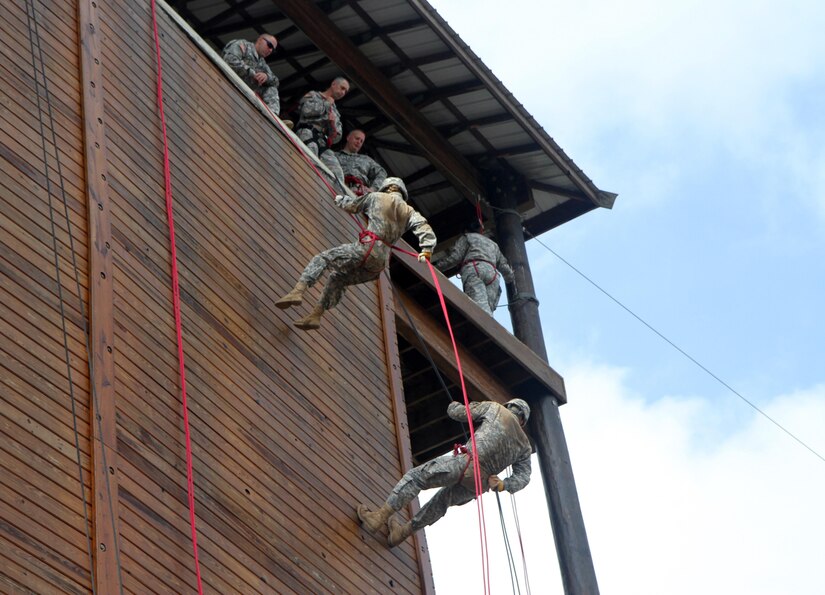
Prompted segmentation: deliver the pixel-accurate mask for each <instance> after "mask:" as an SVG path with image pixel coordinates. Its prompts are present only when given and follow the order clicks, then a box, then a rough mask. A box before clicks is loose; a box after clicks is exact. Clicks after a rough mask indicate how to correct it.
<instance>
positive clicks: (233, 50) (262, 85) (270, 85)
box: [223, 33, 281, 116]
mask: <svg viewBox="0 0 825 595" xmlns="http://www.w3.org/2000/svg"><path fill="white" fill-rule="evenodd" d="M276 47H278V40H277V39H276V38H275V36H274V35H270V34H269V33H262V34H261V35H260V36H259V37H258V39H257V41H255V43H252V42H251V41H245V40H243V39H233V40H232V41H230V42H229V43H227V44H226V46H225V47H224V48H223V59H224V61H225V62H226V63H227V64H228V65H229V67H230V68H231V69H232V70H234V71H235V72H236V73H237V75H238V76H239V77H241V79H243V82H245V83H246V84H247V85H249V86H250V88H251V89H252V90H253V91H254V92H255V93H257V94H258V95H260V96H261V99H263V100H264V103H266V105H267V106H268V107H269V109H270V110H272V113H273V114H275V115H276V116H277V115H278V114H279V113H280V111H281V99H280V97H279V96H278V77H276V76H275V75H274V74H272V70H270V68H269V65H268V64H267V63H266V58H267V56H269V55H270V54H271V53H272V52H274V51H275V48H276Z"/></svg>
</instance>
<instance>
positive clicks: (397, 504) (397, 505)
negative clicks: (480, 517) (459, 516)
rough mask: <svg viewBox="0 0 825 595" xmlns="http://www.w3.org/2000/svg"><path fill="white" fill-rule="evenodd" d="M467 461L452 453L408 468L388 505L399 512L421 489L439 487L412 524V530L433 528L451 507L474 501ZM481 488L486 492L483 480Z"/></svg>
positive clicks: (413, 519) (466, 457) (389, 498)
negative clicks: (430, 526) (431, 526)
mask: <svg viewBox="0 0 825 595" xmlns="http://www.w3.org/2000/svg"><path fill="white" fill-rule="evenodd" d="M467 459H468V455H466V454H464V455H458V456H453V454H452V453H447V454H444V455H441V456H440V457H438V458H437V459H433V460H432V461H428V462H426V463H424V464H423V465H419V466H418V467H415V468H414V469H410V470H409V471H407V473H406V474H405V475H404V477H402V478H401V481H399V482H398V483H397V484H396V486H395V487H394V488H393V490H392V492H391V493H390V495H389V497H388V498H387V504H389V505H390V507H392V509H393V510H395V511H398V510H401V508H403V507H404V506H405V505H407V504H409V503H410V502H411V501H412V499H413V498H415V497H416V496H417V495H418V493H419V492H420V491H421V490H427V489H430V488H441V489H440V490H438V492H436V494H435V496H433V498H432V499H431V500H430V501H429V502H427V503H426V504H425V505H424V506H422V507H421V509H420V510H419V511H418V512H417V513H416V514H415V516H414V517H413V518H412V521H411V524H412V528H413V531H418V530H419V529H422V528H424V527H427V526H429V525H432V524H433V523H434V522H436V521H437V520H438V519H440V518H441V517H443V516H444V514H445V513H446V512H447V509H448V508H449V507H450V506H461V505H462V504H466V503H467V502H470V501H471V500H473V499H475V495H476V494H475V490H474V489H472V487H468V485H467V484H468V483H469V485H470V486H472V485H473V484H472V476H473V465H472V462H471V463H470V464H469V466H468V464H467V463H468V461H467ZM465 468H466V474H465V473H464V470H465ZM462 475H463V476H464V477H463V479H464V481H462ZM483 487H484V489H485V491H486V489H487V482H486V481H484V482H483Z"/></svg>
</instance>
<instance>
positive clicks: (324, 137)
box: [295, 91, 344, 184]
mask: <svg viewBox="0 0 825 595" xmlns="http://www.w3.org/2000/svg"><path fill="white" fill-rule="evenodd" d="M298 107H299V110H300V115H299V117H298V124H297V125H296V126H295V133H296V134H297V135H298V138H300V139H301V140H302V141H303V142H304V144H305V145H306V146H307V148H308V149H309V150H310V151H312V152H313V153H315V155H316V156H317V157H319V158H320V159H321V161H322V162H323V163H324V165H326V166H327V167H328V168H329V170H330V171H331V172H332V174H333V175H334V176H335V177H336V178H337V179H338V180H339V181H340V182H341V183H342V184H343V183H344V172H343V171H342V170H341V164H340V163H338V158H337V157H336V156H335V152H334V151H330V150H329V148H330V147H331V146H332V145H334V144H335V143H337V142H338V141H339V140H340V139H341V135H342V133H343V128H342V127H341V114H339V113H338V108H337V107H336V106H335V102H334V101H330V100H328V99H327V98H326V97H324V96H323V95H322V94H321V93H320V92H318V91H310V92H309V93H307V94H306V95H304V96H303V97H302V98H301V102H300V104H299V106H298Z"/></svg>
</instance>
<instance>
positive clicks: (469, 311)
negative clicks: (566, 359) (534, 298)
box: [396, 240, 567, 403]
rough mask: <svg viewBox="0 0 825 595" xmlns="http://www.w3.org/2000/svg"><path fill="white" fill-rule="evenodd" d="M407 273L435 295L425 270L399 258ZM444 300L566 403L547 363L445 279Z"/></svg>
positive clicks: (561, 386) (561, 385)
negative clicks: (411, 274)
mask: <svg viewBox="0 0 825 595" xmlns="http://www.w3.org/2000/svg"><path fill="white" fill-rule="evenodd" d="M399 244H400V245H401V247H402V248H404V249H406V250H412V248H411V247H410V246H409V245H408V244H407V243H406V242H404V241H403V240H402V241H401V242H400V243H399ZM396 262H399V263H400V264H401V265H403V266H404V267H405V268H406V269H407V270H409V271H410V272H412V273H413V274H414V275H415V276H416V277H417V278H418V279H419V281H421V282H422V283H424V284H425V285H427V286H428V287H430V288H431V289H432V291H435V284H434V282H433V280H432V276H431V275H430V272H429V270H428V269H427V267H426V266H424V265H422V264H420V263H417V262H413V259H411V258H405V257H400V258H396ZM440 286H441V291H442V293H443V294H444V299H445V300H446V301H447V302H448V304H449V305H450V306H452V307H453V308H455V309H457V310H458V311H459V312H461V314H462V316H464V317H465V318H466V319H467V321H468V322H469V323H470V324H473V325H474V326H476V327H478V328H481V329H483V330H484V332H485V334H487V335H488V336H489V337H490V339H491V340H493V341H494V342H495V344H496V346H497V347H499V348H501V349H502V350H503V351H504V352H505V353H506V354H507V355H509V356H510V357H511V358H513V360H514V361H516V362H518V363H519V364H520V365H521V366H522V367H523V368H524V369H525V371H526V372H527V373H529V374H530V375H532V376H533V377H534V378H535V379H536V380H537V381H538V382H540V383H541V384H543V385H544V386H545V387H546V388H547V389H548V390H549V391H550V393H551V394H552V395H553V396H554V397H555V398H556V399H558V400H559V401H560V402H562V403H566V402H567V397H566V393H565V389H564V380H563V379H562V377H561V376H560V375H559V374H558V373H557V372H556V371H555V370H553V368H551V367H550V366H549V365H548V364H547V362H545V361H544V360H543V359H541V358H540V357H539V356H538V355H536V353H535V352H534V351H533V350H532V349H530V348H529V347H527V346H526V345H525V344H524V343H522V342H521V341H519V340H518V339H516V338H515V337H514V336H513V335H511V334H510V333H509V332H507V330H506V329H505V328H504V327H502V326H501V325H500V324H498V323H497V322H495V321H494V320H493V321H492V323H491V320H490V317H489V316H488V315H487V314H485V313H484V312H483V311H482V310H480V309H479V308H478V307H477V306H476V305H475V304H474V303H473V302H472V300H470V298H468V297H467V296H466V295H464V292H463V291H461V289H459V288H458V287H456V286H455V285H453V284H452V283H449V282H447V281H446V278H443V276H442V281H441V282H440Z"/></svg>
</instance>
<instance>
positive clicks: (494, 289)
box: [461, 261, 501, 316]
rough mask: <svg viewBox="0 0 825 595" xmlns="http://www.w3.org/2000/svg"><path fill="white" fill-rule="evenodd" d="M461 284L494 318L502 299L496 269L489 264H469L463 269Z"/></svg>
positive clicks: (471, 297) (465, 291) (470, 296)
mask: <svg viewBox="0 0 825 595" xmlns="http://www.w3.org/2000/svg"><path fill="white" fill-rule="evenodd" d="M461 284H462V286H463V287H464V293H466V294H467V296H468V297H469V298H470V299H471V300H473V301H474V302H475V303H476V304H478V306H479V308H481V309H482V310H484V311H485V312H487V314H489V315H490V316H492V315H493V312H494V311H495V309H496V306H498V300H499V298H500V297H501V284H500V283H499V281H498V273H497V272H496V269H495V267H494V266H493V265H491V264H490V263H488V262H481V261H476V263H475V264H473V263H467V264H465V265H464V266H463V267H461Z"/></svg>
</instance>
